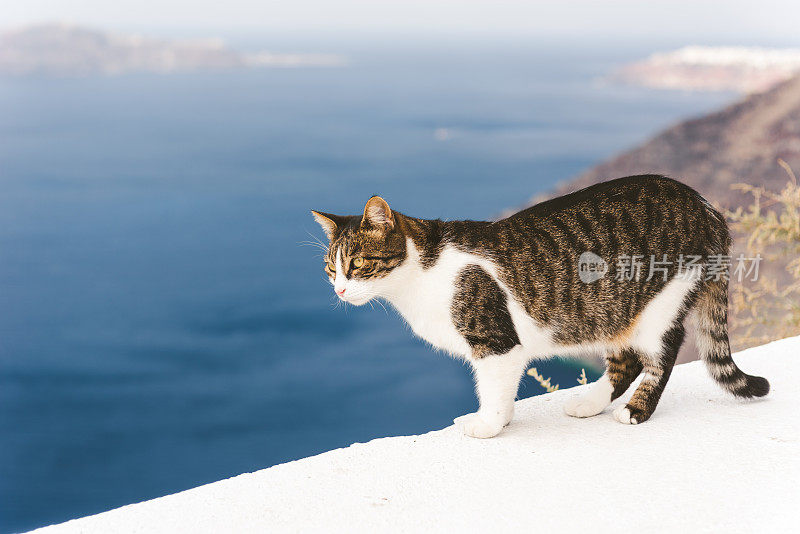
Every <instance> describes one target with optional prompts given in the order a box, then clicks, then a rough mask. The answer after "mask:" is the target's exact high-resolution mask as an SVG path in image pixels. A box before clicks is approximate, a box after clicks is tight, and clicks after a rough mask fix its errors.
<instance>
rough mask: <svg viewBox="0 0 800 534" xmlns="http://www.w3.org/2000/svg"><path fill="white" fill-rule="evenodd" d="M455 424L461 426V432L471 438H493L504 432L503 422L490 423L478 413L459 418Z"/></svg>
mask: <svg viewBox="0 0 800 534" xmlns="http://www.w3.org/2000/svg"><path fill="white" fill-rule="evenodd" d="M453 422H454V423H456V424H458V425H461V431H462V432H464V434H465V435H467V436H469V437H471V438H480V439H486V438H493V437H495V436H496V435H497V434H499V433H500V431H501V430H503V427H504V426H505V425H504V424H503V421H500V420H498V421H495V422H489V421H486V420H485V419H484V418H483V417H481V416H480V415H478V414H477V413H471V414H469V415H464V416H462V417H459V418H458V419H456V420H455V421H453Z"/></svg>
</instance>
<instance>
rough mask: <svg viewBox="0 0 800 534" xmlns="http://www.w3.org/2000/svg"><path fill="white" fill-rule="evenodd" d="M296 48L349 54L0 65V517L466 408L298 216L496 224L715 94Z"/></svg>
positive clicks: (265, 461) (25, 523)
mask: <svg viewBox="0 0 800 534" xmlns="http://www.w3.org/2000/svg"><path fill="white" fill-rule="evenodd" d="M308 48H309V50H314V51H321V52H339V53H344V54H346V55H347V56H348V57H349V59H350V63H349V65H348V66H346V67H342V68H298V69H263V70H249V71H230V72H215V73H208V72H206V73H190V74H170V75H154V74H147V75H145V74H137V75H132V74H131V75H122V76H116V77H102V76H99V77H88V78H80V79H16V80H12V79H4V80H0V299H1V300H0V530H2V531H4V532H6V531H20V530H26V529H30V528H33V527H37V526H41V525H46V524H50V523H54V522H61V521H65V520H68V519H71V518H75V517H79V516H84V515H88V514H94V513H97V512H101V511H104V510H107V509H110V508H113V507H117V506H121V505H124V504H128V503H132V502H137V501H142V500H146V499H151V498H154V497H158V496H161V495H165V494H168V493H173V492H176V491H180V490H184V489H187V488H191V487H194V486H197V485H200V484H205V483H208V482H212V481H215V480H218V479H221V478H225V477H230V476H233V475H236V474H239V473H242V472H247V471H255V470H257V469H262V468H265V467H269V466H271V465H274V464H277V463H280V462H286V461H289V460H293V459H297V458H301V457H304V456H308V455H312V454H316V453H320V452H323V451H326V450H329V449H332V448H336V447H343V446H347V445H349V444H351V443H353V442H364V441H367V440H370V439H374V438H378V437H383V436H392V435H403V434H417V433H423V432H427V431H430V430H434V429H439V428H442V427H444V426H447V425H449V424H450V423H451V421H452V419H453V418H454V417H456V416H459V415H462V414H464V413H467V412H470V411H473V410H474V409H475V408H476V400H475V396H474V393H473V386H472V382H471V377H470V373H469V370H468V369H467V367H466V366H465V365H464V364H462V363H460V362H458V361H455V360H453V359H451V358H449V357H447V356H445V355H442V354H436V353H434V352H433V351H431V350H430V349H429V348H428V347H426V346H425V344H424V343H422V342H421V341H419V340H416V339H414V338H413V337H412V335H411V333H410V331H409V329H408V328H407V327H406V326H404V324H403V323H402V321H401V319H400V318H399V317H398V316H397V315H396V314H395V313H394V312H392V311H388V312H387V311H384V310H383V309H382V308H380V307H378V306H376V307H375V309H372V308H371V307H370V306H366V307H362V308H354V307H346V308H343V307H341V306H339V307H336V306H335V299H334V295H333V292H332V291H331V287H330V285H329V284H328V282H327V280H326V277H325V275H324V273H323V270H322V269H323V262H322V259H321V255H320V252H319V251H318V250H317V249H316V248H314V247H313V246H307V245H305V244H304V242H307V241H311V240H313V238H314V237H316V238H322V237H323V234H322V232H321V231H320V229H319V228H318V227H317V226H316V224H315V223H314V221H313V220H312V218H311V217H310V215H309V210H310V209H317V210H322V211H328V212H334V213H351V214H355V213H360V212H361V210H362V209H363V205H364V202H365V201H366V200H367V198H369V196H371V195H373V194H380V195H382V196H383V197H384V198H386V199H387V200H388V201H389V203H390V205H391V206H392V207H393V208H394V209H396V210H399V211H401V212H403V213H406V214H410V215H414V216H417V217H426V218H435V217H440V218H449V219H455V218H473V219H480V218H490V217H494V216H496V215H498V214H499V213H500V212H502V211H503V210H504V209H506V208H509V207H514V206H519V205H522V204H524V203H525V202H526V201H527V200H528V199H529V198H530V197H532V196H533V195H534V194H536V193H541V192H545V191H547V190H549V189H550V188H552V187H553V186H554V185H555V184H556V183H558V182H559V181H561V180H565V179H568V178H570V177H571V176H573V175H575V174H576V173H578V172H580V171H581V170H583V169H585V168H587V167H589V166H591V165H592V164H594V163H596V162H598V161H599V160H602V159H604V158H606V157H608V156H610V155H611V154H613V153H615V152H618V151H620V150H622V149H625V148H627V147H630V146H632V145H635V144H637V143H638V142H641V141H642V140H643V139H644V138H646V137H647V136H650V135H653V134H654V133H656V132H657V131H658V130H659V129H661V128H663V127H666V126H668V125H669V124H671V123H674V122H675V121H677V120H679V119H682V118H685V117H688V116H693V115H697V114H702V113H705V112H707V111H709V110H712V109H715V108H717V107H719V106H721V105H722V104H723V103H725V102H727V101H729V100H730V99H731V98H732V97H731V95H729V94H696V93H681V92H660V91H652V90H645V89H640V88H632V87H620V86H615V85H611V84H606V83H603V82H602V81H599V79H600V78H601V77H602V76H603V75H604V74H607V73H608V72H609V70H610V69H611V68H612V67H613V66H614V65H616V64H618V63H619V62H622V61H626V60H629V59H636V58H639V57H641V56H642V55H644V54H646V53H648V52H650V51H651V50H648V49H646V48H642V49H641V50H632V49H622V48H613V47H606V48H603V47H599V48H598V47H597V46H591V45H589V44H587V45H585V46H580V45H573V46H572V47H571V48H563V47H558V46H555V45H554V44H552V43H550V44H548V43H533V42H530V43H521V42H497V43H488V42H483V43H475V42H472V43H467V42H455V41H453V40H445V39H442V40H441V41H432V42H427V43H410V44H409V43H408V42H406V43H403V44H399V43H388V42H383V43H379V44H375V43H368V42H364V43H360V44H359V43H349V44H347V45H346V46H345V45H342V46H341V47H340V48H341V49H336V47H335V46H333V47H332V48H331V47H329V48H328V49H323V50H320V49H319V47H317V48H315V47H314V46H312V45H308ZM586 365H587V364H585V363H582V362H579V361H567V360H552V361H548V362H545V363H542V364H541V365H539V370H540V371H541V372H542V373H543V374H545V375H546V376H552V377H553V382H554V383H558V384H560V385H561V387H562V388H564V387H570V386H572V385H575V384H576V378H577V376H578V374H579V373H580V369H581V368H582V367H585V366H586ZM587 372H588V374H589V375H590V377H596V376H597V370H596V369H594V368H591V367H590V368H587ZM542 392H543V390H542V388H541V387H540V386H539V385H538V384H536V383H535V382H533V381H532V380H531V379H528V380H527V381H526V382H525V383H524V384H523V385H522V386H521V389H520V395H521V396H523V397H525V396H530V395H537V394H540V393H542ZM541 423H542V429H543V430H542V431H546V426H547V422H546V421H542V422H541Z"/></svg>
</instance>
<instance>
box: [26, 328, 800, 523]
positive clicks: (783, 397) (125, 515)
mask: <svg viewBox="0 0 800 534" xmlns="http://www.w3.org/2000/svg"><path fill="white" fill-rule="evenodd" d="M799 353H800V337H796V338H790V339H785V340H783V341H777V342H775V343H771V344H769V345H765V346H763V347H757V348H754V349H750V350H747V351H744V352H740V353H738V354H736V355H734V359H735V360H736V362H737V363H738V364H739V365H740V366H741V367H742V369H743V370H744V371H745V372H748V373H751V374H757V375H760V376H764V377H766V378H767V379H768V380H769V381H770V382H771V385H772V391H771V392H770V394H769V395H768V396H767V397H766V398H764V399H759V400H754V401H742V400H738V399H735V398H733V397H731V396H729V395H727V394H726V393H725V392H724V391H722V389H721V388H719V387H718V386H717V385H716V384H715V383H714V382H713V381H712V379H711V377H710V376H709V375H708V373H707V372H706V370H705V368H704V367H703V366H702V364H701V363H700V362H692V363H689V364H685V365H681V366H678V367H676V368H675V371H674V373H673V376H672V379H671V380H670V382H669V385H668V386H667V389H666V391H665V392H664V396H663V398H662V400H661V403H660V404H659V407H658V410H656V413H655V414H654V415H653V417H652V419H650V421H648V422H647V423H644V424H642V425H638V426H626V425H622V424H619V423H617V422H616V421H614V419H613V417H612V415H611V410H612V409H613V407H614V406H616V404H617V403H619V402H620V401H617V403H615V404H614V405H612V407H611V408H607V409H606V411H605V412H603V413H602V414H600V415H598V416H596V417H593V418H589V419H573V418H570V417H567V416H566V415H564V413H563V411H562V405H563V403H564V401H565V400H566V399H567V398H569V397H570V396H572V395H575V394H576V393H577V392H578V391H579V390H578V389H569V390H564V391H557V392H555V393H552V394H549V395H544V396H540V397H535V398H531V399H526V400H523V401H519V402H518V403H517V414H516V416H515V417H514V421H513V422H512V424H511V425H510V426H509V427H508V428H507V429H506V430H505V431H504V432H503V433H502V434H500V435H499V436H498V437H496V438H494V439H490V440H476V439H471V438H468V437H465V436H463V435H461V433H460V431H459V430H458V429H456V428H454V427H448V428H445V429H444V430H440V431H436V432H430V433H428V434H424V435H421V436H406V437H395V438H384V439H377V440H374V441H371V442H369V443H366V444H355V445H352V446H350V447H347V448H345V449H338V450H334V451H330V452H327V453H324V454H320V455H318V456H314V457H311V458H305V459H302V460H298V461H296V462H290V463H287V464H282V465H277V466H274V467H271V468H269V469H264V470H263V471H258V472H256V473H249V474H244V475H240V476H237V477H234V478H230V479H227V480H222V481H220V482H215V483H213V484H208V485H206V486H201V487H198V488H195V489H191V490H188V491H184V492H181V493H177V494H175V495H169V496H166V497H162V498H159V499H154V500H152V501H148V502H143V503H139V504H133V505H130V506H124V507H122V508H118V509H116V510H111V511H109V512H105V513H102V514H98V515H95V516H90V517H85V518H82V519H76V520H73V521H69V522H67V523H63V524H61V525H55V526H51V527H47V528H44V529H40V530H38V531H36V532H42V533H48V534H61V533H68V532H69V533H71V532H81V533H94V532H97V533H109V532H115V533H116V532H187V533H193V534H196V533H203V532H209V533H212V532H213V533H216V532H398V531H401V532H419V531H462V530H463V531H465V532H475V531H479V532H480V531H492V532H511V531H514V532H537V531H545V530H549V531H551V532H555V531H568V532H572V531H577V530H579V529H580V530H584V529H588V531H589V532H632V531H636V532H675V531H677V530H678V529H683V531H684V532H697V531H711V532H720V531H725V532H757V531H758V532H769V531H773V532H774V531H778V532H780V531H787V530H788V529H789V528H790V527H794V528H797V525H798V520H797V519H796V513H797V507H798V504H800V484H799V483H798V481H799V480H800V414H798V409H799V407H800V381H798V375H799V374H800V373H798V366H799V365H800V360H798V354H799ZM631 391H632V390H631ZM629 396H630V391H629V393H628V394H627V395H625V396H624V397H623V398H628V397H629ZM120 483H121V484H124V481H123V480H121V481H120Z"/></svg>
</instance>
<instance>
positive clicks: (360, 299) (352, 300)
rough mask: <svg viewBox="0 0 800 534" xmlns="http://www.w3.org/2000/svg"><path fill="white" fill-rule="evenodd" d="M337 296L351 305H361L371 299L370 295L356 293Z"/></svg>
mask: <svg viewBox="0 0 800 534" xmlns="http://www.w3.org/2000/svg"><path fill="white" fill-rule="evenodd" d="M339 298H340V299H341V300H343V301H344V302H346V303H348V304H352V305H353V306H362V305H364V304H366V303H367V302H369V301H370V300H372V296H370V295H358V294H349V295H348V294H347V293H345V294H344V295H339Z"/></svg>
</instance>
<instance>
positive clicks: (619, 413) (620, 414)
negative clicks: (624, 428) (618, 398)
mask: <svg viewBox="0 0 800 534" xmlns="http://www.w3.org/2000/svg"><path fill="white" fill-rule="evenodd" d="M614 419H616V420H617V421H619V422H620V423H622V424H623V425H637V424H639V421H637V420H636V418H635V417H633V415H631V411H630V410H629V409H628V407H627V406H626V405H625V404H623V405H622V406H619V407H617V408H616V409H615V410H614Z"/></svg>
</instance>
